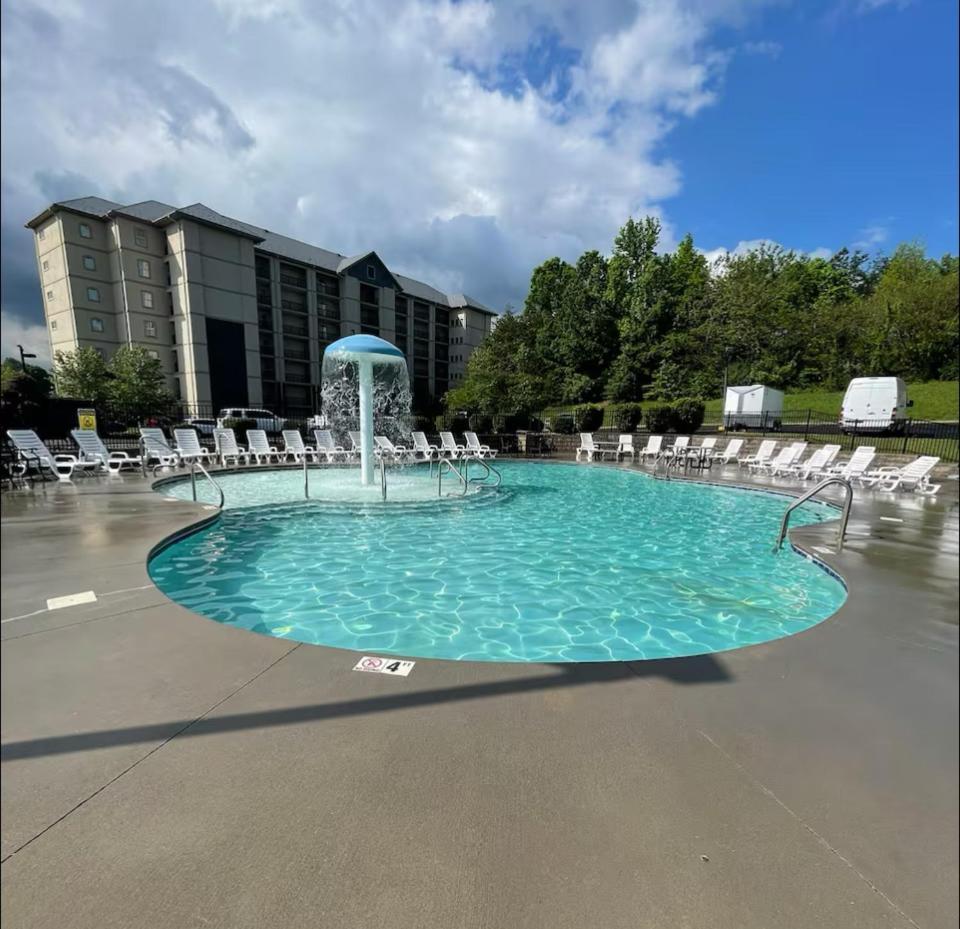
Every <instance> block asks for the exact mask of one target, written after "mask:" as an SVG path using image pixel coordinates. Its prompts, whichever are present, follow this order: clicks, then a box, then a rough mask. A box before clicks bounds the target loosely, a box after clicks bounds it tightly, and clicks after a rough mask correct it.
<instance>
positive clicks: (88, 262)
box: [83, 255, 97, 271]
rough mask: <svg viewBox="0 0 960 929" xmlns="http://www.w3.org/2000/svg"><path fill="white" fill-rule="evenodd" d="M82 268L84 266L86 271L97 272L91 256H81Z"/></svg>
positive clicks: (94, 261)
mask: <svg viewBox="0 0 960 929" xmlns="http://www.w3.org/2000/svg"><path fill="white" fill-rule="evenodd" d="M83 266H84V267H85V268H86V269H87V270H88V271H96V270H97V259H96V258H94V257H93V255H84V256H83Z"/></svg>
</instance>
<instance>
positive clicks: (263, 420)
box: [217, 406, 287, 432]
mask: <svg viewBox="0 0 960 929" xmlns="http://www.w3.org/2000/svg"><path fill="white" fill-rule="evenodd" d="M225 419H250V420H253V422H255V423H256V424H257V425H256V427H255V428H257V429H263V430H264V431H265V432H280V431H282V430H283V429H285V428H286V425H287V421H286V420H285V419H284V418H283V417H281V416H277V414H276V413H271V412H270V411H269V410H261V409H257V408H255V407H245V406H231V407H227V408H226V409H223V410H221V411H220V415H219V416H218V417H217V425H218V426H219V425H223V421H224V420H225Z"/></svg>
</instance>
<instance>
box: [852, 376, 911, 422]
mask: <svg viewBox="0 0 960 929" xmlns="http://www.w3.org/2000/svg"><path fill="white" fill-rule="evenodd" d="M911 406H913V401H912V400H907V385H906V384H905V383H904V382H903V381H902V380H901V379H900V378H899V377H855V378H854V379H853V380H852V381H850V383H849V384H848V385H847V392H846V393H845V394H844V395H843V406H842V407H841V409H840V424H841V426H842V427H843V430H844V432H848V431H851V432H852V431H856V432H888V431H895V430H897V429H898V428H900V427H901V426H902V424H903V422H904V420H906V418H907V409H908V407H911Z"/></svg>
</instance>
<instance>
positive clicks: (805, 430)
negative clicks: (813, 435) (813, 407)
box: [803, 407, 810, 442]
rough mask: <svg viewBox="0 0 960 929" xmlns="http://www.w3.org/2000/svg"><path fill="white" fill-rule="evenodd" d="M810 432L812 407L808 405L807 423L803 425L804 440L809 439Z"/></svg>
mask: <svg viewBox="0 0 960 929" xmlns="http://www.w3.org/2000/svg"><path fill="white" fill-rule="evenodd" d="M809 434H810V408H809V407H807V424H806V425H805V426H804V427H803V441H804V442H806V441H807V437H808V436H809Z"/></svg>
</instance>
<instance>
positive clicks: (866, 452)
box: [811, 445, 877, 481]
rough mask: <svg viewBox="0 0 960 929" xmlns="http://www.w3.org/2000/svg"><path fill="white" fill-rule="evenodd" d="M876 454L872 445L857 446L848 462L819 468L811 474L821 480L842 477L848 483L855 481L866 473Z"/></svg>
mask: <svg viewBox="0 0 960 929" xmlns="http://www.w3.org/2000/svg"><path fill="white" fill-rule="evenodd" d="M876 452H877V450H876V448H874V446H872V445H858V446H857V448H856V449H855V450H854V452H853V454H852V455H851V456H850V460H849V461H845V462H842V463H840V464H836V465H832V466H830V467H828V468H821V469H820V470H819V471H816V472H811V473H814V474H815V475H816V476H817V477H819V478H821V479H823V478H827V477H843V478H846V479H847V480H848V481H855V480H858V479H859V478H861V477H862V476H863V475H864V474H866V473H867V471H868V470H869V468H870V463H871V462H872V461H873V459H874V458H875V457H876Z"/></svg>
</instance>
